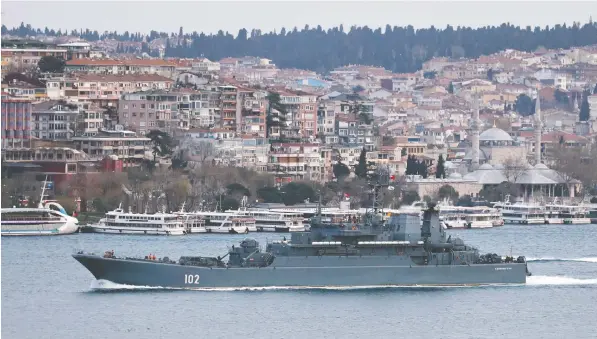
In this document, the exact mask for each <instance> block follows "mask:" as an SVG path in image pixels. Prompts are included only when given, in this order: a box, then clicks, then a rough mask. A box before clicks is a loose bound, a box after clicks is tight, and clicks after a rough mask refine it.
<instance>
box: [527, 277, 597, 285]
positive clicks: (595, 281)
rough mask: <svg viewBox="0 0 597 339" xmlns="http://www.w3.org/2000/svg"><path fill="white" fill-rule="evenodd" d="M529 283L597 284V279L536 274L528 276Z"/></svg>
mask: <svg viewBox="0 0 597 339" xmlns="http://www.w3.org/2000/svg"><path fill="white" fill-rule="evenodd" d="M527 285H535V286H539V285H597V279H579V278H570V277H561V276H549V275H534V276H530V277H528V278H527Z"/></svg>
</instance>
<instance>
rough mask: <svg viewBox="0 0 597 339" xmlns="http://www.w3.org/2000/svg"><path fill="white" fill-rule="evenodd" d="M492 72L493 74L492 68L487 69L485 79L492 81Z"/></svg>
mask: <svg viewBox="0 0 597 339" xmlns="http://www.w3.org/2000/svg"><path fill="white" fill-rule="evenodd" d="M493 74H494V71H493V68H490V69H488V70H487V80H489V81H493Z"/></svg>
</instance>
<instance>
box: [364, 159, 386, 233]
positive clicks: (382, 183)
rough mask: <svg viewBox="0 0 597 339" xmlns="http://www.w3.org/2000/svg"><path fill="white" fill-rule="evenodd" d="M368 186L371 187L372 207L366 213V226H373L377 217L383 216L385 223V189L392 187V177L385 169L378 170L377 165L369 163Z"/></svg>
mask: <svg viewBox="0 0 597 339" xmlns="http://www.w3.org/2000/svg"><path fill="white" fill-rule="evenodd" d="M367 184H368V185H369V189H370V190H369V196H370V199H371V202H372V204H371V207H368V208H367V211H366V220H365V222H366V224H367V225H368V226H373V224H374V223H375V220H374V218H375V216H376V215H378V214H381V220H382V221H383V216H384V212H383V188H387V187H388V186H389V185H390V175H389V173H388V171H387V169H385V168H378V167H377V165H376V164H374V163H372V162H369V164H368V165H367Z"/></svg>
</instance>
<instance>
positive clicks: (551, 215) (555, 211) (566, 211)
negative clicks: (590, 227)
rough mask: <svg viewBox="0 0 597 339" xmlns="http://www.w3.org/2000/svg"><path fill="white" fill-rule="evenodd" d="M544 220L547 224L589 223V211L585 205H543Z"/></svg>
mask: <svg viewBox="0 0 597 339" xmlns="http://www.w3.org/2000/svg"><path fill="white" fill-rule="evenodd" d="M545 219H546V220H545V221H546V223H548V224H590V223H591V218H589V211H588V209H587V208H586V207H585V206H579V205H563V204H548V205H545Z"/></svg>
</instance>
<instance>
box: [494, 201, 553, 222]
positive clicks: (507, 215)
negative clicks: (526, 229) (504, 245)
mask: <svg viewBox="0 0 597 339" xmlns="http://www.w3.org/2000/svg"><path fill="white" fill-rule="evenodd" d="M509 198H510V197H509V196H506V199H505V201H506V202H498V203H496V204H495V205H494V207H496V208H497V209H498V210H500V212H501V213H502V218H504V222H505V223H507V224H509V223H513V224H544V223H545V217H546V213H545V207H544V206H541V205H537V204H534V203H530V204H526V203H522V202H515V203H514V204H512V203H510V202H509Z"/></svg>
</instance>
